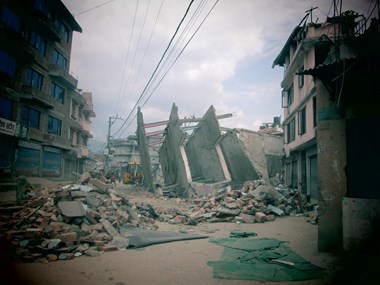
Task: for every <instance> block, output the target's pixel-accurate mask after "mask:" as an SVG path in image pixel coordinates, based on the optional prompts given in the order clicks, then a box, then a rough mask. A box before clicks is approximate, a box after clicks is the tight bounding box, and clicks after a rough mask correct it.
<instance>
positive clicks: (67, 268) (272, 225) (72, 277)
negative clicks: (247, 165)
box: [1, 185, 336, 285]
mask: <svg viewBox="0 0 380 285" xmlns="http://www.w3.org/2000/svg"><path fill="white" fill-rule="evenodd" d="M118 191H119V193H120V194H121V195H125V196H126V197H128V199H129V200H130V201H131V202H132V203H134V202H138V201H140V202H145V203H149V204H151V205H153V206H161V207H166V208H170V207H176V208H179V209H181V207H182V208H185V207H186V203H185V202H182V201H181V200H179V199H163V198H162V197H161V198H155V197H153V196H148V197H147V196H146V195H141V194H140V192H135V191H131V189H130V188H127V187H124V186H122V185H119V186H118ZM8 194H9V193H8ZM11 195H12V194H11ZM156 225H157V226H158V230H159V231H176V232H179V231H180V232H188V233H195V234H201V235H208V236H209V237H210V238H216V237H229V234H230V232H231V231H249V232H251V231H254V232H256V233H257V234H258V237H273V238H277V239H280V240H283V241H286V242H287V243H288V245H289V246H290V247H291V248H292V249H293V250H294V251H295V252H297V253H298V254H300V255H301V256H303V257H304V258H305V259H307V260H308V261H310V262H312V263H314V264H316V265H318V266H321V267H323V268H325V269H326V270H327V271H328V272H330V271H331V270H332V268H331V264H332V262H333V261H334V260H335V259H336V257H335V256H333V255H330V254H327V253H319V252H317V226H316V225H312V224H310V223H309V222H308V218H307V217H304V216H301V217H295V216H293V217H289V216H288V217H282V218H278V219H276V220H275V221H273V222H266V223H263V224H258V223H256V224H237V223H204V224H198V225H197V226H188V225H182V224H179V225H172V224H168V223H162V222H156ZM222 251H223V247H222V246H219V245H215V244H213V243H210V242H209V239H199V240H188V241H178V242H171V243H164V244H158V245H152V246H148V247H145V248H141V249H127V250H119V251H115V252H107V253H103V254H102V255H101V256H98V257H88V256H81V257H78V258H75V259H73V260H68V261H55V262H49V263H47V264H41V263H16V264H12V265H10V266H9V267H7V266H6V265H5V264H7V262H6V260H3V261H2V262H3V265H2V269H3V270H5V271H6V272H7V273H8V274H7V275H3V278H2V281H5V284H38V285H43V284H114V285H116V284H118V285H121V284H125V285H133V284H139V285H140V284H143V285H144V284H263V283H265V284H272V283H271V282H265V281H261V282H260V281H244V280H226V279H216V278H214V277H213V271H212V270H213V269H212V267H210V266H208V265H207V262H208V261H217V260H219V258H220V256H221V253H222ZM4 276H8V277H7V280H4V279H5V278H4ZM327 279H328V277H327V278H325V279H323V280H309V281H302V282H288V283H279V282H275V283H273V284H326V280H327ZM1 283H2V284H4V283H3V282H1Z"/></svg>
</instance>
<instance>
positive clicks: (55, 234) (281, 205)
mask: <svg viewBox="0 0 380 285" xmlns="http://www.w3.org/2000/svg"><path fill="white" fill-rule="evenodd" d="M82 176H83V175H82ZM84 177H87V176H83V178H84ZM80 181H81V184H67V185H63V186H62V185H60V186H56V187H52V188H43V189H41V190H39V191H35V192H36V195H35V196H28V198H27V199H25V197H23V200H21V199H19V200H18V201H17V203H18V204H21V205H17V206H15V205H14V204H13V205H8V207H0V208H1V209H2V211H1V212H0V222H1V230H0V239H4V240H5V241H7V242H8V243H9V245H10V246H11V247H12V248H15V252H16V255H17V256H18V257H20V258H21V259H22V260H24V261H37V262H44V263H46V262H50V261H56V260H69V259H73V258H75V257H78V256H82V255H86V256H99V255H100V254H102V253H103V252H107V251H114V250H120V249H126V248H128V244H129V238H128V234H127V232H128V231H127V230H126V228H127V227H131V226H134V227H139V228H144V229H151V230H157V228H158V226H157V224H155V222H156V221H160V222H167V223H171V224H183V225H197V224H199V223H207V222H209V223H220V222H235V223H265V222H269V221H273V220H275V218H276V216H284V215H297V214H300V213H301V209H300V206H299V205H300V201H299V197H300V196H301V197H302V199H304V201H303V205H304V207H305V208H306V209H308V208H311V209H315V208H316V207H317V205H316V204H315V201H310V199H309V200H308V199H306V198H305V197H304V196H303V195H298V192H297V191H296V190H292V189H288V188H285V187H282V186H281V185H277V186H276V187H274V186H272V185H271V184H267V183H266V182H265V181H264V180H255V181H248V182H246V183H244V184H243V186H242V187H241V189H233V188H232V186H231V185H226V184H221V185H220V187H221V188H220V189H216V191H214V195H210V194H209V195H208V196H201V197H196V198H195V199H188V200H183V199H181V198H166V197H162V196H161V197H156V199H173V201H174V202H176V203H177V204H178V203H182V204H183V203H184V204H186V205H187V206H186V207H184V210H179V209H176V208H163V207H160V206H152V205H150V204H146V203H134V204H131V203H130V202H129V200H128V199H127V197H126V195H124V194H121V193H120V194H118V191H116V190H114V189H113V188H112V186H111V185H110V184H106V183H103V182H102V181H100V180H98V179H92V178H91V179H88V178H86V179H80ZM85 181H89V182H88V184H86V185H84V183H85ZM22 182H23V183H21V182H20V184H23V185H22V186H24V185H27V182H25V181H23V180H22ZM240 185H241V184H240ZM147 193H149V192H147ZM314 213H315V211H314ZM316 221H317V217H315V218H314V217H313V218H312V219H311V223H316Z"/></svg>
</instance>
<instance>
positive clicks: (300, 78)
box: [298, 66, 305, 88]
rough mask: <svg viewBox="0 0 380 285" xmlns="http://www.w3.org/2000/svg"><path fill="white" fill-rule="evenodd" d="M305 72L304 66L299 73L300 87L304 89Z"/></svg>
mask: <svg viewBox="0 0 380 285" xmlns="http://www.w3.org/2000/svg"><path fill="white" fill-rule="evenodd" d="M303 70H304V68H303V66H302V67H301V68H300V70H299V71H298V72H299V74H298V87H299V88H302V86H303V85H304V83H305V80H304V79H305V78H304V74H303Z"/></svg>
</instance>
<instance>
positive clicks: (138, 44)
mask: <svg viewBox="0 0 380 285" xmlns="http://www.w3.org/2000/svg"><path fill="white" fill-rule="evenodd" d="M150 1H151V0H149V2H148V6H147V9H146V11H145V16H144V20H143V25H142V27H141V30H140V35H139V38H138V40H137V45H136V48H135V52H134V54H133V58H132V63H131V68H130V73H129V74H131V72H132V69H133V66H134V64H135V59H136V54H137V51H138V50H139V46H140V43H141V36H142V34H143V31H144V27H145V23H146V18H147V15H148V12H149V7H150ZM130 77H131V75H130V76H128V78H127V82H126V84H125V88H124V92H123V96H122V99H124V98H125V93H126V91H127V87H128V82H129V79H130ZM129 94H132V92H130V93H129ZM129 98H130V95H129V96H128V95H127V97H126V101H127V102H128V99H129ZM123 103H124V100H122V101H121V104H120V105H119V106H121V105H123Z"/></svg>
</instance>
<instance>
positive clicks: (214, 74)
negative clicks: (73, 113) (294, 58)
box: [63, 0, 376, 141]
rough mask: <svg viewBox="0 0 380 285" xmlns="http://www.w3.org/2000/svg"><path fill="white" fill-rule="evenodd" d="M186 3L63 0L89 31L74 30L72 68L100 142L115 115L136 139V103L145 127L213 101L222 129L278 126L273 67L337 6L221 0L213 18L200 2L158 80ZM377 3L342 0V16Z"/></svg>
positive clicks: (117, 131) (314, 0)
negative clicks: (307, 19)
mask: <svg viewBox="0 0 380 285" xmlns="http://www.w3.org/2000/svg"><path fill="white" fill-rule="evenodd" d="M190 2H191V1H190V0H111V1H110V0H81V1H77V0H63V3H64V4H65V5H66V7H67V8H68V9H69V10H70V12H71V13H72V14H73V15H74V16H75V18H76V20H77V22H78V23H79V24H80V26H81V27H82V29H83V32H82V33H75V34H74V39H73V46H72V54H71V64H70V72H71V73H72V74H73V75H74V76H75V77H76V78H77V79H78V88H80V89H83V91H89V92H92V94H93V101H94V110H95V113H96V118H94V119H93V120H92V133H93V135H94V139H96V140H100V141H105V140H106V136H107V126H108V118H109V117H116V116H118V117H120V118H122V119H123V120H122V119H117V120H115V122H114V123H113V125H112V128H111V135H113V136H114V137H115V138H119V137H121V138H124V137H126V136H127V135H130V134H134V133H135V131H136V120H132V119H133V118H134V117H135V115H136V111H137V110H133V108H134V107H135V106H143V109H142V111H143V115H144V121H145V122H154V121H161V120H166V119H168V118H169V114H170V110H171V107H172V104H173V103H175V104H176V105H177V106H178V109H179V115H180V117H185V116H187V117H189V116H193V115H194V116H195V117H201V116H203V114H204V113H205V112H206V111H207V109H208V108H209V107H210V106H211V105H213V106H214V107H215V109H216V113H217V114H218V115H219V114H220V115H221V114H226V113H232V114H233V115H234V116H233V117H232V118H230V119H224V120H221V121H220V124H221V126H223V127H230V128H247V129H251V130H257V129H258V128H259V126H260V125H261V123H263V122H273V117H274V116H279V115H281V114H282V109H281V101H280V98H281V97H280V94H281V88H280V82H281V79H282V75H283V68H282V67H278V66H277V67H275V68H272V62H273V60H274V59H275V57H276V56H277V54H278V53H279V52H280V50H281V48H282V47H283V45H284V43H285V41H286V40H287V38H288V36H289V34H290V32H291V31H292V30H293V28H294V27H295V26H296V25H297V24H298V23H299V22H300V20H301V19H302V18H303V17H304V15H305V11H306V10H308V9H310V7H312V6H313V7H318V9H315V10H314V11H313V20H314V21H315V20H316V19H318V22H323V21H325V20H326V17H327V14H328V12H329V10H330V7H331V4H332V0H286V1H278V0H220V1H219V2H217V4H216V5H215V7H214V8H213V10H212V11H211V12H210V10H211V9H212V7H213V5H214V3H215V2H216V1H215V0H195V1H194V2H193V3H192V5H191V7H190V9H189V11H188V14H187V16H186V18H185V19H184V20H183V23H182V25H181V27H180V28H179V29H178V32H177V35H176V37H175V38H174V40H173V41H172V44H171V46H170V48H169V49H168V51H167V53H166V56H165V57H164V58H163V60H162V61H161V64H160V66H159V67H158V69H157V70H156V73H155V76H154V77H152V75H153V74H154V71H155V69H156V67H157V66H158V63H159V62H160V59H161V57H162V56H163V54H164V52H165V49H166V48H167V46H168V44H169V42H170V39H171V38H172V36H173V35H174V33H175V32H176V29H177V27H178V25H179V23H180V21H181V19H182V18H183V17H184V15H185V12H186V10H187V8H188V6H189V4H190ZM338 2H339V1H338ZM371 2H373V3H374V2H376V1H371V0H345V1H343V11H345V10H349V9H350V10H355V11H358V12H359V13H363V14H365V15H368V9H369V7H372V6H370V4H371ZM209 12H210V14H209V15H208V16H207V14H208V13H209ZM332 13H333V10H332V9H331V10H330V14H329V15H330V16H331V15H332ZM203 20H204V22H203V24H202V25H201V23H202V21H203ZM200 25H201V26H200ZM199 26H200V28H199V29H198V27H199ZM197 29H198V31H197V32H196V30H197ZM194 33H195V34H194ZM193 35H194V36H193ZM192 36H193V38H192V39H190V38H191V37H192ZM187 43H188V44H187ZM186 44H187V46H186V48H185V49H184V47H185V45H186ZM183 49H184V50H183ZM182 50H183V52H182V53H181V51H182ZM178 55H179V57H178ZM177 57H178V59H177V60H176V58H177ZM175 60H176V61H175ZM174 61H175V63H174ZM173 63H174V64H173ZM150 79H151V80H150ZM149 81H150V84H148V82H149ZM144 90H145V91H144ZM139 97H141V100H140V102H139V103H137V102H138V98H139Z"/></svg>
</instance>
